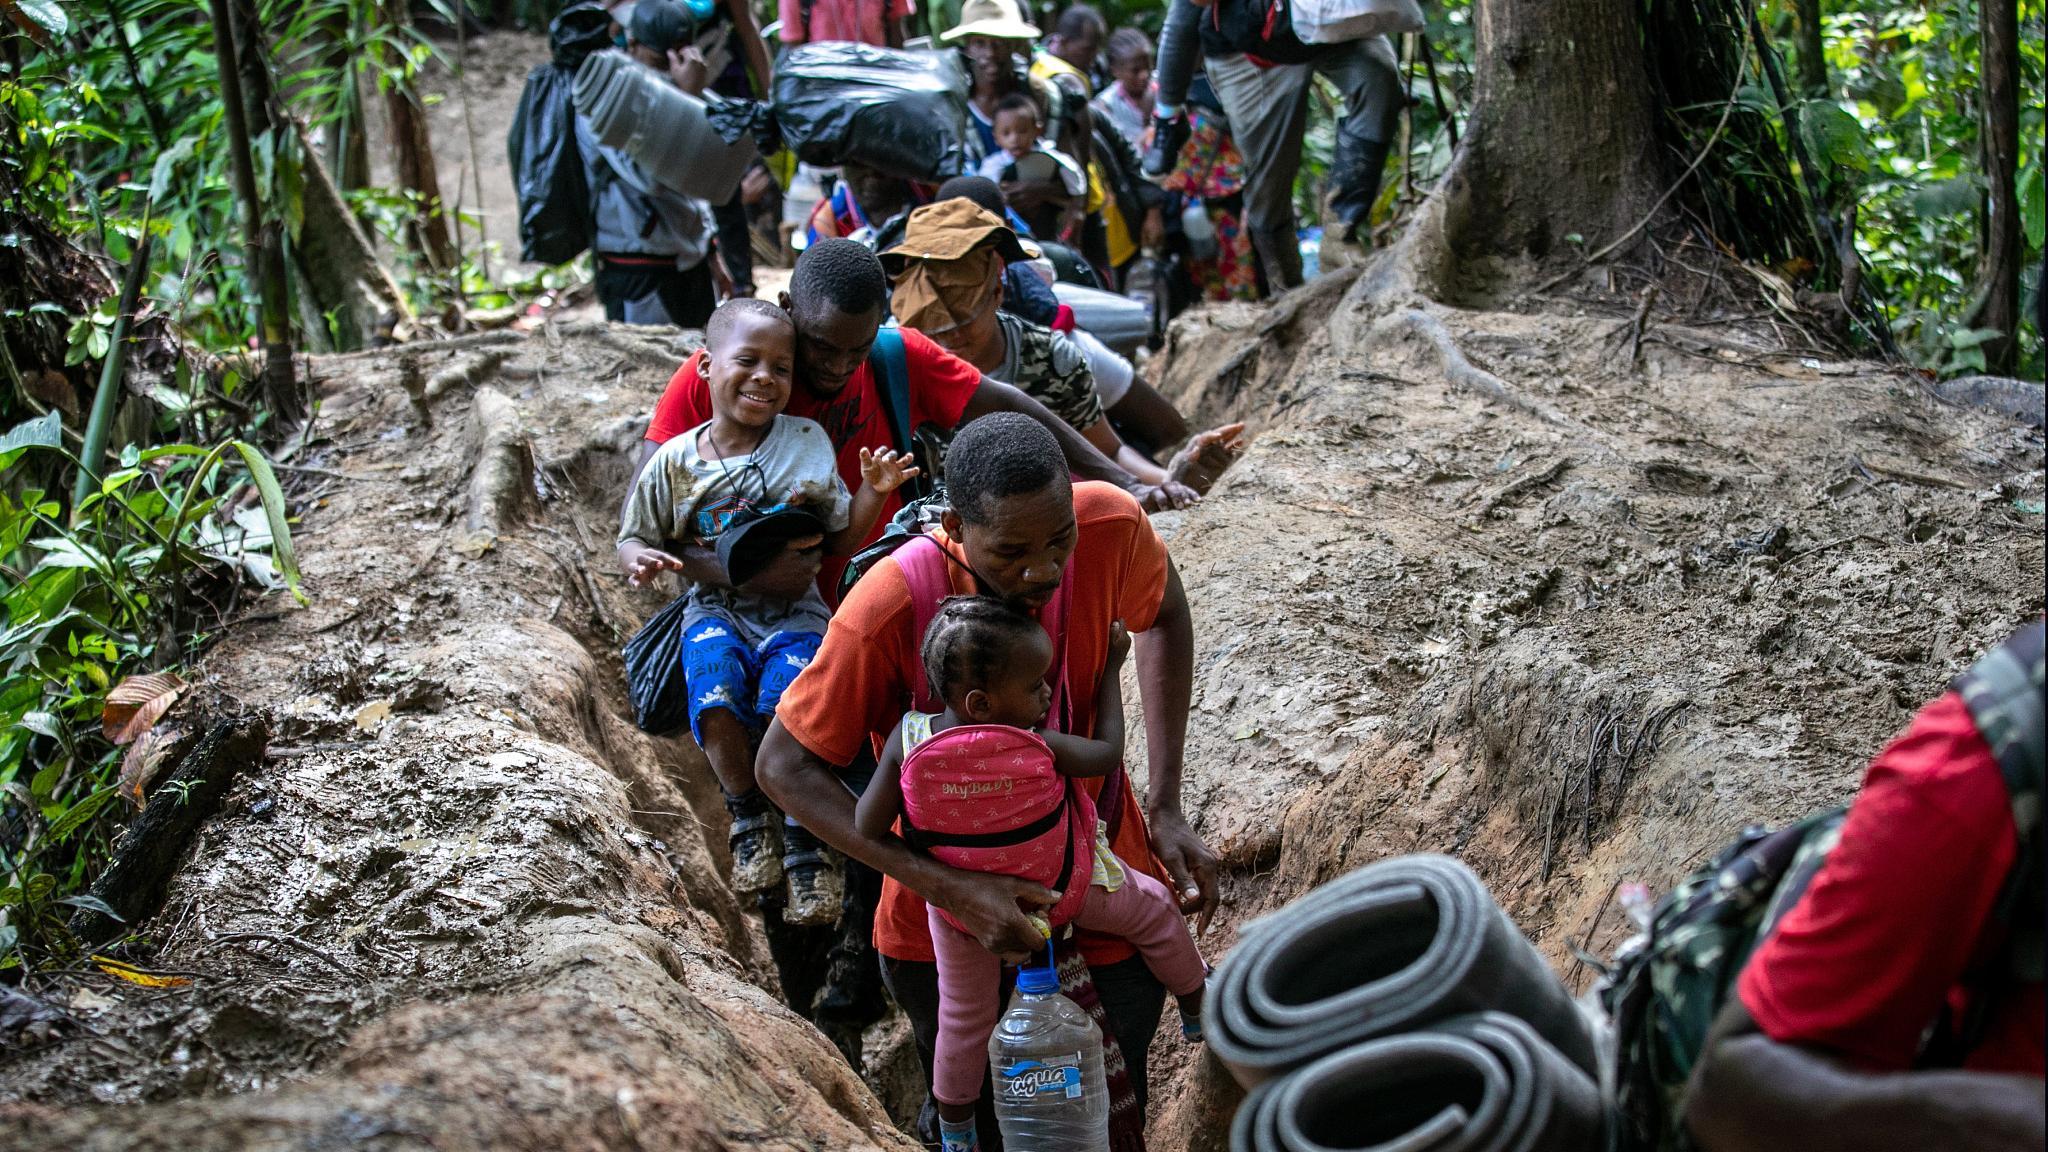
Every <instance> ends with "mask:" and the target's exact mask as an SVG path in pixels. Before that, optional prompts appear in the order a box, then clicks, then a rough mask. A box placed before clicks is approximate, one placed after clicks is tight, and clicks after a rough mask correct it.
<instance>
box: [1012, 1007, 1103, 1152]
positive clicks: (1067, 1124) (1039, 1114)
mask: <svg viewBox="0 0 2048 1152" xmlns="http://www.w3.org/2000/svg"><path fill="white" fill-rule="evenodd" d="M988 1061H989V1066H990V1067H991V1068H992V1069H994V1071H995V1096H996V1124H997V1126H998V1127H1000V1128H1001V1129H1002V1132H1003V1147H1004V1148H1006V1149H1009V1152H1106V1150H1107V1149H1108V1148H1109V1088H1108V1086H1107V1084H1106V1082H1105V1081H1104V1079H1103V1075H1102V1031H1101V1029H1099V1028H1097V1027H1096V1026H1095V1021H1093V1020H1091V1019H1089V1018H1088V1014H1087V1013H1086V1012H1083V1011H1081V1008H1080V1006H1079V1005H1077V1004H1075V1003H1074V1002H1073V1001H1072V1000H1069V999H1067V998H1066V997H1065V996H1062V995H1060V978H1059V975H1058V974H1057V973H1056V972H1054V970H1053V969H1051V968H1026V969H1024V970H1023V971H1021V972H1019V973H1018V974H1017V991H1016V993H1015V994H1014V995H1012V996H1011V997H1010V1008H1009V1011H1007V1012H1005V1013H1003V1018H1002V1019H1001V1020H1000V1021H998V1022H997V1024H996V1030H995V1034H994V1035H993V1036H990V1037H989V1041H988Z"/></svg>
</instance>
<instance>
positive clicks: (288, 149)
mask: <svg viewBox="0 0 2048 1152" xmlns="http://www.w3.org/2000/svg"><path fill="white" fill-rule="evenodd" d="M105 3H106V0H98V2H97V4H96V5H95V7H94V9H93V18H92V19H86V20H80V21H77V22H76V24H77V27H76V28H74V30H73V32H72V33H71V35H70V36H68V37H67V38H65V39H64V40H63V41H62V43H61V44H58V45H56V46H54V47H52V48H50V49H48V50H37V49H31V50H30V51H29V52H28V53H27V57H26V59H25V61H24V63H23V64H22V66H21V68H20V71H19V73H18V74H9V73H8V72H7V71H6V69H5V68H4V66H0V103H4V104H6V105H7V106H8V107H9V109H10V110H11V112H12V117H11V120H12V124H11V127H12V129H13V132H12V135H13V137H14V139H12V140H7V141H5V142H4V143H5V145H6V146H5V147H0V163H4V164H8V165H10V166H12V167H14V168H15V169H16V170H17V173H18V175H19V180H20V185H21V187H22V190H23V200H24V204H23V207H24V208H26V209H27V210H28V211H29V212H31V213H33V214H34V215H36V216H38V217H41V218H42V219H44V220H46V221H49V222H50V223H52V224H53V225H55V226H56V227H57V229H58V231H59V232H61V233H63V234H65V235H68V236H73V237H79V238H83V239H85V240H87V241H88V242H89V243H88V245H87V246H88V247H97V248H101V249H103V250H104V251H105V252H106V253H107V254H108V255H109V256H110V257H112V258H113V259H114V260H116V261H125V260H126V259H127V257H128V251H129V245H130V243H131V242H132V241H133V239H134V238H135V237H136V236H138V235H139V234H140V229H141V227H142V206H143V204H144V202H145V201H149V202H152V203H153V204H154V206H155V219H154V221H153V222H152V223H151V224H150V228H151V230H152V231H153V232H154V234H155V235H156V237H157V240H158V245H157V249H156V252H155V254H154V255H153V257H152V260H151V268H150V277H149V280H148V282H147V283H146V284H145V285H144V288H143V296H144V298H146V299H148V300H151V301H153V302H154V303H155V304H156V306H157V308H158V309H159V310H161V311H164V312H166V313H168V314H169V315H171V316H172V317H174V318H175V320H176V321H177V324H178V326H179V327H180V329H181V330H182V331H183V332H184V333H185V334H187V335H188V336H189V337H190V338H191V339H193V340H194V341H195V342H196V343H198V344H199V345H201V346H203V347H206V348H209V349H214V350H227V349H235V348H241V347H243V346H245V345H246V344H247V342H248V340H249V339H250V338H251V337H252V336H253V335H254V334H255V331H256V317H255V315H254V312H253V310H252V308H251V303H252V301H253V300H254V299H255V298H256V293H255V291H254V290H253V287H252V286H251V284H250V282H249V278H248V276H247V274H246V272H245V270H244V269H243V267H242V264H241V252H240V245H239V241H240V237H241V235H242V231H241V223H240V218H239V215H238V208H237V204H236V200H235V196H234V191H233V189H234V183H233V180H232V170H231V158H230V154H229V150H228V147H227V143H226V131H227V126H226V116H225V112H224V108H223V105H222V103H221V99H220V91H219V75H218V71H217V69H216V66H215V61H214V41H213V26H212V23H211V20H210V18H209V15H208V9H207V4H206V2H205V0H125V2H123V3H122V4H121V6H120V13H121V16H122V20H121V22H120V23H119V24H118V25H117V24H116V23H115V22H114V21H113V20H112V19H109V18H106V15H105V13H106V8H105V7H104V5H105ZM255 3H256V7H257V10H258V14H259V18H260V20H261V22H262V25H263V27H264V29H265V31H266V33H267V35H268V40H269V45H268V46H269V48H270V63H271V70H272V77H273V83H274V87H275V89H276V91H277V92H279V93H280V94H283V95H284V96H285V97H286V98H288V101H289V112H290V114H291V115H292V116H295V117H296V118H298V119H299V120H300V121H302V122H303V123H304V124H305V125H306V127H307V128H308V129H309V130H311V131H312V132H315V133H317V132H318V131H320V130H321V129H323V128H325V127H326V126H327V125H329V124H337V123H339V124H349V125H354V126H357V127H360V126H361V125H362V124H363V123H364V122H365V115H366V113H365V109H364V108H363V101H362V98H361V92H362V89H363V87H365V86H368V87H371V88H372V89H374V90H376V91H385V90H388V89H389V88H390V87H391V86H393V85H394V84H406V83H410V82H411V80H412V78H413V76H414V74H415V73H416V72H417V70H418V69H419V67H420V66H421V65H423V64H424V63H426V61H427V60H429V59H430V58H432V57H433V56H434V54H435V51H436V50H435V48H434V47H433V45H432V43H431V42H430V41H428V40H427V39H426V38H425V37H424V36H423V35H421V34H420V33H418V32H417V31H414V30H412V29H410V28H407V29H403V30H395V29H393V28H391V27H390V26H389V25H388V24H387V23H386V22H385V21H384V20H383V19H382V17H381V15H380V14H379V9H378V5H377V4H376V3H375V2H374V0H310V2H307V3H296V2H292V0H255ZM444 11H445V9H444ZM124 38H125V40H126V43H127V44H128V45H129V47H131V48H132V49H133V50H134V53H135V64H136V66H135V69H134V70H133V71H131V70H130V68H129V66H128V62H127V59H126V57H125V56H124V54H123V52H122V49H121V41H122V39H124ZM359 81H360V83H359ZM152 108H154V109H157V110H159V111H160V112H161V118H162V128H163V136H162V138H159V136H158V132H157V125H155V124H153V123H152V120H151V115H150V110H151V109H152ZM250 148H251V152H252V159H253V162H254V167H255V174H256V183H257V188H258V193H259V197H260V199H261V200H262V201H263V205H264V212H265V214H266V216H268V217H269V218H271V219H277V220H282V221H283V222H284V223H285V243H286V244H287V245H288V246H290V245H295V244H297V243H298V240H299V233H300V229H301V228H302V227H303V225H304V222H305V207H304V191H305V174H304V165H305V158H304V157H303V155H302V154H301V144H300V139H299V134H298V133H297V132H296V131H294V130H292V128H291V127H290V126H289V125H288V124H281V125H280V126H278V127H274V128H272V129H270V130H268V131H263V132H259V133H257V134H256V135H255V136H254V137H253V138H252V139H251V141H250ZM396 235H397V233H396V231H395V230H394V231H391V232H389V233H387V236H390V237H395V236H396ZM412 287H414V288H415V290H416V291H415V297H416V300H415V302H416V303H418V304H420V305H421V306H422V307H424V308H428V309H431V308H432V307H433V306H435V305H437V304H438V303H439V301H440V300H442V299H443V298H445V297H446V296H447V295H448V294H449V292H450V288H451V286H450V285H449V284H447V283H445V282H441V281H435V280H415V282H414V283H413V285H412ZM110 322H111V314H109V316H108V319H107V321H106V322H105V323H102V324H101V325H100V326H101V327H105V326H106V324H107V323H110ZM90 336H91V333H90V332H89V331H87V330H84V329H74V332H73V337H74V339H73V345H74V354H75V355H76V356H77V357H78V358H79V359H85V358H92V359H97V358H98V356H99V355H100V354H101V353H98V352H94V351H92V350H91V348H90V347H89V346H86V347H84V348H83V350H80V348H81V342H82V341H85V340H87V339H89V338H90ZM74 362H77V361H76V360H74Z"/></svg>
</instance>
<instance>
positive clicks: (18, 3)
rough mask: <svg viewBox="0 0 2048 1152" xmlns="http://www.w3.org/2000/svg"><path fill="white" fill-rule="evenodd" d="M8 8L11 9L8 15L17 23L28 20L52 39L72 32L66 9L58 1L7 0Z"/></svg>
mask: <svg viewBox="0 0 2048 1152" xmlns="http://www.w3.org/2000/svg"><path fill="white" fill-rule="evenodd" d="M7 6H8V8H9V9H10V11H9V13H8V14H9V15H10V16H15V23H17V24H20V23H22V21H23V20H26V21H27V22H28V23H30V24H34V25H35V26H37V27H38V28H41V29H42V30H43V31H44V32H45V33H47V34H48V35H49V37H50V38H52V39H55V38H57V37H61V36H63V35H64V33H66V32H68V31H70V30H71V21H70V20H69V19H67V18H66V17H65V15H64V9H63V7H62V6H61V5H59V4H58V3H57V0H7ZM16 13H19V15H18V16H16Z"/></svg>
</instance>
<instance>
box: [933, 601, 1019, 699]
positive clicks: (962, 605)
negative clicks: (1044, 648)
mask: <svg viewBox="0 0 2048 1152" xmlns="http://www.w3.org/2000/svg"><path fill="white" fill-rule="evenodd" d="M1038 626H1039V625H1038V621H1036V620H1034V619H1032V618H1031V617H1030V616H1028V615H1026V614H1025V613H1024V612H1022V611H1019V610H1018V609H1016V608H1014V607H1012V606H1011V605H1009V604H1008V603H1006V602H1005V601H1002V600H998V599H996V598H995V597H993V596H948V597H946V599H945V600H944V601H942V602H941V603H940V604H939V611H938V613H937V614H936V615H934V616H933V617H932V623H931V627H929V628H927V629H925V632H924V649H923V655H924V677H925V681H926V683H927V684H929V685H930V686H931V693H932V697H933V698H934V699H937V700H942V701H943V700H946V699H947V696H946V686H947V685H949V684H957V685H960V686H961V690H962V692H963V694H964V693H965V692H966V691H970V690H972V689H975V688H980V687H982V686H984V685H986V684H987V683H988V681H989V677H990V676H992V675H994V673H995V670H996V669H997V668H998V667H999V666H1000V665H1001V664H1002V663H1003V660H1004V657H1006V656H1007V655H1008V654H1009V651H1010V645H1009V644H1007V643H1005V641H1006V640H1013V639H1015V638H1016V637H1019V636H1025V635H1029V632H1028V631H1027V630H1028V629H1035V628H1037V627H1038Z"/></svg>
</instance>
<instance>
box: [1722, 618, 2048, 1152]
mask: <svg viewBox="0 0 2048 1152" xmlns="http://www.w3.org/2000/svg"><path fill="white" fill-rule="evenodd" d="M2041 651H2042V624H2041V623H2040V622H2039V621H2037V622H2035V623H2033V624H2030V625H2028V626H2027V627H2025V628H2023V629H2021V630H2020V631H2019V632H2018V633H2017V634H2015V635H2014V636H2013V637H2012V638H2011V639H2009V640H2007V641H2006V642H2005V644H2004V645H2003V646H2001V647H2000V648H1998V649H1996V650H1994V651H1993V652H1992V653H1991V654H1990V655H1988V656H1986V657H1985V658H1984V659H1983V660H1981V661H1979V662H1978V663H1977V665H1976V666H1975V667H1973V668H1972V669H1971V670H1970V671H1969V672H1968V673H1965V674H1964V675H1963V676H1962V677H1961V678H1959V679H1958V680H1957V681H1956V682H1955V685H1954V686H1953V688H1952V689H1951V690H1950V691H1949V692H1947V693H1944V694H1943V695H1942V696H1941V697H1940V698H1939V699H1937V700H1935V701H1934V702H1933V703H1931V704H1929V705H1927V706H1926V707H1925V708H1923V709H1921V711H1920V714H1919V715H1918V716H1915V717H1914V718H1913V723H1912V725H1911V726H1910V727H1908V728H1907V729H1906V731H1905V732H1904V733H1903V734H1902V735H1900V736H1899V737H1898V739H1896V740H1894V741H1893V742H1892V744H1891V746H1890V747H1888V748H1886V749H1885V750H1884V751H1883V752H1880V753H1879V754H1878V756H1877V758H1876V759H1875V760H1873V761H1872V762H1871V764H1870V769H1869V772H1868V773H1867V774H1866V775H1865V776H1864V779H1863V788H1862V791H1861V792H1859V793H1858V794H1857V796H1856V800H1855V802H1854V803H1853V804H1852V805H1851V806H1850V809H1849V816H1848V819H1847V821H1846V822H1845V823H1844V824H1843V825H1842V832H1841V840H1840V842H1839V843H1838V844H1837V845H1836V846H1835V848H1834V850H1833V851H1832V852H1830V853H1829V854H1828V857H1827V860H1826V862H1825V863H1824V864H1823V865H1822V866H1821V869H1820V871H1819V872H1818V873H1817V874H1816V875H1815V877H1814V880H1813V884H1812V886H1811V887H1810V888H1808V889H1807V892H1806V894H1805V895H1804V896H1803V897H1802V898H1801V899H1800V901H1799V903H1798V904H1796V905H1795V906H1794V907H1793V908H1792V910H1791V911H1790V912H1788V913H1786V915H1785V918H1784V920H1783V921H1782V922H1781V923H1780V924H1779V926H1778V929H1777V931H1776V932H1774V933H1773V934H1772V935H1771V936H1770V937H1769V939H1767V940H1766V941H1764V943H1763V944H1762V945H1761V946H1759V947H1758V948H1757V951H1756V954H1755V955H1754V956H1752V957H1751V958H1750V960H1749V963H1748V965H1747V966H1746V967H1744V968H1743V970H1742V976H1741V979H1740V980H1739V981H1738V985H1737V992H1738V995H1736V996H1733V997H1730V998H1729V1001H1728V1004H1727V1005H1726V1007H1724V1008H1723V1009H1722V1012H1721V1015H1720V1016H1719V1018H1717V1019H1716V1020H1715V1022H1714V1028H1713V1032H1712V1033H1711V1034H1710V1035H1709V1036H1708V1038H1707V1043H1706V1048H1705V1050H1704V1051H1703V1052H1702V1053H1701V1058H1700V1063H1699V1065H1698V1067H1697V1068H1696V1069H1695V1070H1694V1073H1693V1078H1692V1082H1691V1084H1690V1085H1689V1087H1688V1091H1687V1099H1686V1104H1685V1117H1686V1123H1687V1126H1688V1127H1689V1128H1690V1130H1691V1132H1692V1135H1693V1138H1694V1141H1695V1142H1696V1143H1697V1144H1698V1145H1699V1147H1700V1148H1702V1149H1704V1150H1706V1152H1751V1150H1762V1149H1772V1150H1780V1149H1783V1150H1797V1152H1831V1150H1835V1149H1840V1150H1843V1152H1849V1150H1852V1149H1853V1150H1854V1152H1871V1150H1874V1149H1883V1150H1886V1152H1892V1150H1898V1152H1910V1150H1916V1149H1927V1150H1929V1152H1935V1150H1939V1152H1962V1150H1987V1152H1992V1150H1995V1152H2006V1150H2011V1152H2020V1150H2023V1149H2024V1150H2026V1152H2041V1149H2042V1148H2043V1147H2044V1146H2048V1106H2044V1103H2043V1088H2044V1081H2043V1064H2044V1061H2043V1047H2044V1039H2048V1016H2044V1011H2043V1000H2042V984H2041V979H2042V921H2043V901H2044V895H2043V880H2042V868H2043V856H2042V829H2041V776H2042V761H2043V730H2044V725H2043V719H2042V695H2041V694H2042V655H2041Z"/></svg>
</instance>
